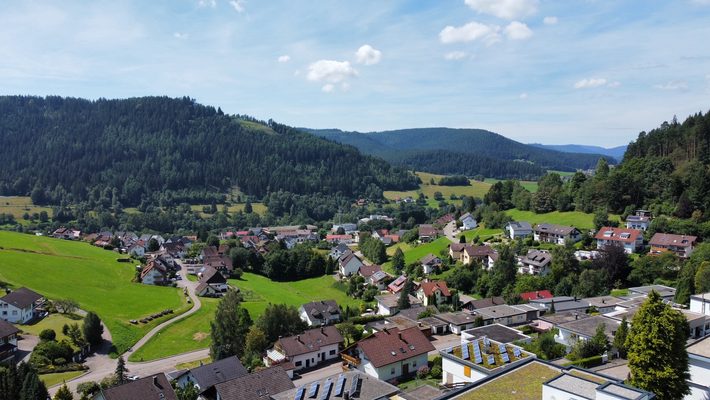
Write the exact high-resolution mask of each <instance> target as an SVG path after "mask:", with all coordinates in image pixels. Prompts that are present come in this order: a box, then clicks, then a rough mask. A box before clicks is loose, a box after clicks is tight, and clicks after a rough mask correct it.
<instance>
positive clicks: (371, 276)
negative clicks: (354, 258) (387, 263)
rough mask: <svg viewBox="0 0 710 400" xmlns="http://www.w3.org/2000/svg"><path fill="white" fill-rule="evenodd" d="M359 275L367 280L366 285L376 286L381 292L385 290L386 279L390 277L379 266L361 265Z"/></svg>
mask: <svg viewBox="0 0 710 400" xmlns="http://www.w3.org/2000/svg"><path fill="white" fill-rule="evenodd" d="M358 275H360V276H362V277H363V278H365V284H366V285H376V286H377V288H378V289H379V290H385V278H387V277H389V276H390V275H389V274H388V273H386V272H385V271H383V270H382V267H380V266H379V265H361V266H360V269H359V270H358Z"/></svg>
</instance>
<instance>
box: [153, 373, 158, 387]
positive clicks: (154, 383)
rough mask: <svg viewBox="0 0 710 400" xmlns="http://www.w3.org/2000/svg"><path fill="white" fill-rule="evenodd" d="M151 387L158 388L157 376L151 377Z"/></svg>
mask: <svg viewBox="0 0 710 400" xmlns="http://www.w3.org/2000/svg"><path fill="white" fill-rule="evenodd" d="M153 386H158V375H153Z"/></svg>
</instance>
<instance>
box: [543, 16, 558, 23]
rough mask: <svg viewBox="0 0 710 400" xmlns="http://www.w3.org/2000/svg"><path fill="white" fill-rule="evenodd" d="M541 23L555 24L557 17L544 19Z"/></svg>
mask: <svg viewBox="0 0 710 400" xmlns="http://www.w3.org/2000/svg"><path fill="white" fill-rule="evenodd" d="M542 22H544V23H545V25H554V24H556V23H557V17H545V19H543V20H542Z"/></svg>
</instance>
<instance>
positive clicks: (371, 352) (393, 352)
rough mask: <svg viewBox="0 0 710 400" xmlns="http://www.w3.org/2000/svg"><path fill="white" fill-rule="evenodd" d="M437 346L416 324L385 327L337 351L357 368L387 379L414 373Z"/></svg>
mask: <svg viewBox="0 0 710 400" xmlns="http://www.w3.org/2000/svg"><path fill="white" fill-rule="evenodd" d="M433 350H436V349H435V348H434V346H433V345H432V344H431V342H429V339H428V338H427V337H426V336H425V335H424V334H423V333H422V331H421V330H419V327H416V326H415V327H412V328H409V329H404V330H400V329H399V328H391V329H388V328H385V329H383V330H382V332H377V333H374V334H372V335H371V336H368V337H367V338H365V339H363V340H361V341H359V342H357V343H355V344H353V345H351V346H349V347H347V348H345V350H343V351H342V352H341V353H340V355H341V357H342V358H343V360H345V361H347V362H349V363H351V364H353V365H355V366H356V367H357V369H358V370H360V371H362V372H364V373H366V374H368V375H370V376H372V377H375V378H377V379H380V380H383V381H386V380H388V379H392V378H396V377H399V376H406V375H409V374H412V373H415V372H416V371H417V369H419V367H421V366H424V365H427V363H428V357H429V352H430V351H433Z"/></svg>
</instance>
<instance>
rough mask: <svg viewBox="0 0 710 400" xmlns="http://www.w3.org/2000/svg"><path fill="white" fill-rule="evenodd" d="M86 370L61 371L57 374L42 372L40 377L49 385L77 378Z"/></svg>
mask: <svg viewBox="0 0 710 400" xmlns="http://www.w3.org/2000/svg"><path fill="white" fill-rule="evenodd" d="M84 372H86V371H70V372H59V373H56V374H42V375H40V376H39V379H40V380H41V381H42V382H44V385H45V386H47V387H50V386H54V385H57V384H60V383H62V382H66V381H68V380H69V379H72V378H76V377H77V376H79V375H81V374H83V373H84Z"/></svg>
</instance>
